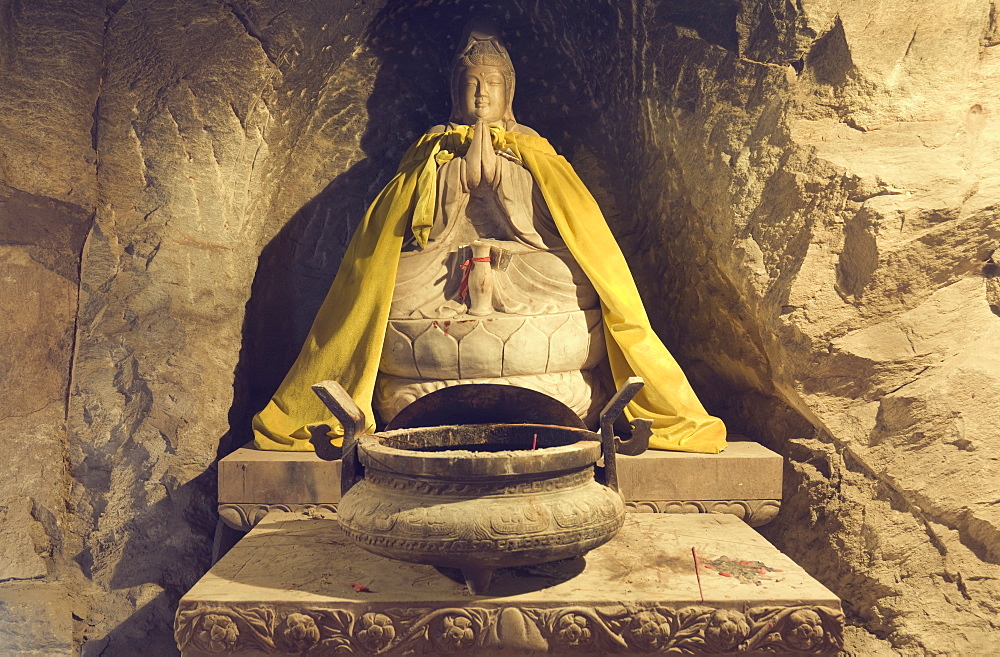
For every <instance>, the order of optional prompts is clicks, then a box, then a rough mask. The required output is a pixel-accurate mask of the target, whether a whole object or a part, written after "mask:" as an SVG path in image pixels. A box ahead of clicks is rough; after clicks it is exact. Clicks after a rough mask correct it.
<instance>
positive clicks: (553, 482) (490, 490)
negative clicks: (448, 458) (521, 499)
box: [365, 468, 594, 497]
mask: <svg viewBox="0 0 1000 657" xmlns="http://www.w3.org/2000/svg"><path fill="white" fill-rule="evenodd" d="M592 470H593V469H581V470H578V471H577V472H572V473H570V474H567V475H563V476H561V477H552V476H549V477H548V478H541V477H540V478H539V479H537V480H535V481H524V480H523V479H524V476H521V477H519V479H520V480H521V481H519V482H518V483H514V484H508V483H506V481H508V480H509V477H504V478H501V477H497V478H496V479H493V480H486V481H483V480H482V479H480V480H478V481H476V482H464V481H440V480H433V479H411V478H404V477H395V476H393V475H392V474H391V473H383V472H380V471H378V470H374V469H371V468H369V469H368V470H366V471H365V479H366V480H367V481H369V482H371V483H372V484H373V485H376V486H378V487H379V488H381V489H389V490H391V491H393V492H398V493H400V494H404V495H428V494H431V495H449V496H461V497H484V496H486V495H531V494H533V493H551V492H553V491H556V490H560V489H564V488H576V487H579V486H583V485H585V484H587V483H588V482H591V481H593V480H594V473H593V471H592Z"/></svg>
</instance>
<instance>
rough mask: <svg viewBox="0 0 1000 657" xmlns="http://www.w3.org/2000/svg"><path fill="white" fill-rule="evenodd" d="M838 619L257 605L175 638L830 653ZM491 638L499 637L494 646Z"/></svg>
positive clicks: (782, 613)
mask: <svg viewBox="0 0 1000 657" xmlns="http://www.w3.org/2000/svg"><path fill="white" fill-rule="evenodd" d="M843 630H844V615H843V613H842V612H841V610H839V609H835V608H832V607H824V606H812V605H802V606H791V607H780V606H769V607H753V608H750V609H747V610H744V611H739V610H736V609H717V608H713V607H707V606H689V607H683V608H680V609H671V608H668V607H663V606H660V605H655V604H651V605H629V606H625V605H609V606H602V607H592V606H567V607H557V608H537V607H519V606H501V607H489V608H480V607H447V608H439V609H435V608H426V607H420V608H404V607H402V606H399V607H386V608H382V607H371V606H369V607H364V606H362V605H360V604H359V605H357V607H353V606H352V607H350V608H347V609H344V608H328V607H309V606H304V605H291V604H289V605H282V604H280V603H278V604H267V603H261V604H257V605H254V606H253V607H236V606H232V607H230V606H219V605H212V604H205V603H200V604H199V603H194V604H184V603H182V607H181V608H180V609H179V610H178V612H177V616H176V618H175V620H174V637H175V639H176V640H177V646H178V647H179V648H180V650H182V651H183V652H184V654H185V655H194V654H232V653H238V652H241V651H245V650H257V651H263V652H265V653H274V652H279V651H283V652H293V653H305V652H308V654H323V655H326V654H334V653H336V654H341V653H344V654H353V655H375V654H378V655H388V656H394V655H413V654H431V655H441V654H455V653H458V654H469V655H475V654H477V653H479V652H480V651H484V652H490V653H491V654H495V652H496V651H498V650H501V649H507V650H515V651H516V650H520V651H522V652H527V651H532V652H534V651H538V652H554V653H557V654H566V653H585V654H598V655H606V654H616V653H618V654H621V653H628V654H633V653H635V652H642V653H644V654H645V653H654V654H655V653H659V654H671V655H740V654H748V653H752V654H765V653H766V654H786V653H794V654H797V655H835V654H837V653H838V652H839V651H840V650H841V649H842V648H843ZM500 637H503V639H501V638H500Z"/></svg>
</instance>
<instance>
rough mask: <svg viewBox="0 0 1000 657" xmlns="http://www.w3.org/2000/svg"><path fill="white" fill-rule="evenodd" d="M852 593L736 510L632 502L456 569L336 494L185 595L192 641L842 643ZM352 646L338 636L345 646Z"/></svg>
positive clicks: (185, 630) (251, 540)
mask: <svg viewBox="0 0 1000 657" xmlns="http://www.w3.org/2000/svg"><path fill="white" fill-rule="evenodd" d="M842 631H843V614H842V612H841V607H840V601H839V599H838V598H837V597H836V596H835V595H834V594H833V593H831V592H830V591H829V590H827V589H826V588H825V587H823V586H822V585H821V584H819V583H818V582H816V581H815V580H813V579H812V578H810V577H809V576H808V575H807V574H806V573H805V572H804V571H803V570H802V569H801V568H800V567H798V566H797V565H796V564H795V563H794V562H793V561H792V560H791V559H789V558H788V557H786V556H785V555H783V554H782V553H780V552H779V551H778V550H776V549H775V548H774V547H773V546H771V545H770V544H769V543H768V542H767V541H765V540H764V539H763V538H761V537H760V536H759V535H758V534H757V533H756V532H755V531H753V530H752V529H751V528H750V527H748V526H747V525H746V524H745V523H743V522H740V520H738V519H737V518H735V517H733V516H731V515H727V514H712V515H709V514H701V515H671V514H656V515H644V514H630V515H629V516H628V517H627V519H626V522H625V526H624V527H623V528H622V530H621V532H620V533H619V534H618V536H617V537H616V538H614V539H613V540H612V541H611V542H609V543H607V544H605V545H603V546H601V547H599V548H597V549H595V550H593V551H591V552H589V553H588V554H586V555H585V556H584V557H579V558H576V559H569V560H565V561H561V562H555V563H550V564H542V565H539V566H532V567H523V568H511V569H503V570H500V571H497V573H496V576H495V578H494V583H493V584H492V585H491V587H490V589H489V591H488V593H487V594H486V595H480V596H474V595H471V594H470V593H469V592H468V590H467V589H466V587H465V585H464V584H462V583H460V578H459V576H458V575H457V573H452V572H450V571H448V570H444V569H441V570H439V569H436V568H434V567H432V566H423V565H417V564H410V563H404V562H400V561H392V560H389V559H385V558H383V557H378V556H375V555H372V554H370V553H368V552H365V551H364V550H362V549H361V548H360V547H358V546H357V545H355V544H354V543H353V542H352V541H351V540H350V539H348V538H347V537H346V536H345V535H344V534H343V532H342V531H341V529H340V526H339V523H338V522H337V520H336V514H333V513H330V512H329V511H323V510H316V509H313V510H310V511H308V512H297V513H289V512H280V511H274V512H271V513H269V514H268V515H267V516H266V517H265V518H264V519H262V520H261V521H260V522H259V523H258V525H257V526H256V527H255V528H254V529H253V531H251V532H250V533H249V534H248V535H247V536H246V538H244V539H243V540H242V541H240V542H239V543H238V544H237V545H236V546H235V547H234V548H233V550H232V551H230V552H229V554H227V555H226V556H225V557H224V558H223V559H222V560H221V561H219V562H218V563H217V564H216V565H215V566H214V567H213V568H212V570H211V571H210V572H209V573H208V574H207V575H205V577H203V578H202V579H201V581H199V582H198V583H197V584H196V585H195V586H194V588H192V589H191V590H190V591H189V592H188V593H187V594H186V595H185V596H184V597H183V598H182V599H181V601H180V605H179V608H178V612H177V617H176V623H175V636H176V638H177V643H178V645H179V647H180V650H181V654H182V655H183V657H205V656H207V655H220V654H240V655H245V656H247V657H251V656H256V655H293V654H296V655H297V654H303V653H305V654H334V653H337V654H339V652H343V653H345V654H355V655H375V654H378V655H387V656H393V655H423V654H426V655H442V654H450V653H456V654H462V655H468V656H469V657H499V656H500V655H535V654H543V653H544V654H547V655H563V656H568V655H578V654H591V655H606V654H622V655H651V654H664V653H666V654H687V655H727V654H739V655H764V654H769V655H774V654H782V655H833V654H836V653H837V652H838V651H839V649H840V647H841V646H842ZM338 651H339V652H338Z"/></svg>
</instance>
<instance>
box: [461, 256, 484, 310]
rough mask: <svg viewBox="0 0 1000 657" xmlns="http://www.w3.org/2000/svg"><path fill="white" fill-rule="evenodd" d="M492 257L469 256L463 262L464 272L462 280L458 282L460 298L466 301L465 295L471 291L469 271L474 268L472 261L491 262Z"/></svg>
mask: <svg viewBox="0 0 1000 657" xmlns="http://www.w3.org/2000/svg"><path fill="white" fill-rule="evenodd" d="M489 261H490V257H489V256H486V257H485V258H469V259H468V260H466V261H465V262H463V263H462V265H461V268H462V271H463V272H464V273H463V274H462V282H461V283H459V284H458V300H459V301H465V296H466V295H467V294H468V293H469V272H470V271H471V270H472V263H474V262H489Z"/></svg>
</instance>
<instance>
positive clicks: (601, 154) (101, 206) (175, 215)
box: [0, 0, 1000, 655]
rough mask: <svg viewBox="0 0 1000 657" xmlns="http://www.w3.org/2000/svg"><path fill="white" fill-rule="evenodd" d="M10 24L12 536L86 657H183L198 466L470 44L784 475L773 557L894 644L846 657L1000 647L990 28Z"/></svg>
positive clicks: (199, 557)
mask: <svg viewBox="0 0 1000 657" xmlns="http://www.w3.org/2000/svg"><path fill="white" fill-rule="evenodd" d="M0 10H2V11H0V43H3V44H4V45H3V48H0V318H2V319H0V322H2V324H3V327H4V330H2V331H0V347H2V348H0V373H2V374H3V376H2V377H0V386H2V393H0V436H2V438H3V440H4V441H5V452H4V454H5V458H6V459H7V462H8V463H9V467H11V468H14V469H16V471H17V473H18V476H17V477H4V478H2V479H0V499H3V500H6V499H9V498H15V499H19V498H30V499H31V506H30V516H31V518H32V521H28V520H27V519H25V520H23V522H22V523H21V524H23V525H27V527H18V528H17V530H16V531H13V532H10V533H9V534H5V536H8V535H9V536H11V538H10V541H9V542H10V544H11V545H15V544H16V545H19V546H20V547H19V548H16V549H19V550H22V551H21V552H20V553H21V554H23V555H24V556H25V558H26V559H27V561H28V562H30V561H32V559H31V557H30V554H29V553H28V552H27V547H28V544H27V542H26V541H25V540H24V537H25V536H28V537H30V538H31V541H32V551H34V553H35V554H36V555H37V556H39V557H40V558H42V559H43V560H45V565H46V573H47V574H46V575H45V576H44V578H43V579H40V580H38V582H40V583H46V582H49V583H51V580H57V581H58V582H60V583H61V584H62V585H65V586H66V587H67V590H69V591H71V592H72V594H71V595H66V596H62V597H60V598H57V599H56V600H55V601H54V602H53V603H52V604H54V605H61V606H62V607H61V608H62V609H64V610H67V611H68V610H70V609H72V610H73V612H74V613H75V614H76V615H77V617H78V618H80V619H81V620H79V621H76V622H75V626H74V628H73V632H74V640H75V641H76V643H77V644H78V645H81V646H83V653H84V654H98V653H102V652H103V654H104V655H131V654H137V653H139V652H142V651H145V652H147V653H149V654H165V655H166V654H171V652H172V651H174V650H175V648H174V647H173V643H172V640H171V639H170V637H169V632H168V631H167V630H166V623H165V619H167V618H169V617H170V616H171V615H172V613H173V608H174V604H175V602H176V600H177V599H178V597H179V596H180V595H181V594H182V593H183V591H184V590H186V589H187V587H189V586H190V585H191V584H192V583H193V582H194V581H195V580H196V579H197V577H198V576H199V575H200V574H201V573H202V572H203V571H204V570H205V569H206V568H207V566H208V555H209V552H210V547H211V541H210V535H211V531H212V527H213V525H214V521H215V518H214V516H213V504H214V497H215V491H214V483H213V481H214V472H213V470H212V468H213V465H212V464H213V462H214V461H215V459H216V457H217V456H218V455H224V454H226V453H228V452H230V451H232V449H234V448H236V447H237V446H239V445H242V444H243V443H245V442H246V440H247V437H248V436H247V434H248V423H249V417H250V415H251V414H252V413H253V412H255V411H256V410H258V409H259V408H260V407H261V406H262V405H263V403H264V401H265V400H266V399H267V397H268V396H269V395H270V393H271V392H272V391H273V390H274V388H275V387H276V386H277V384H278V382H279V381H280V379H281V377H282V376H283V374H284V372H285V370H286V369H287V367H288V366H289V364H290V363H291V361H292V360H293V359H294V357H295V355H296V352H297V350H298V345H299V344H301V340H302V337H303V336H304V334H305V333H306V331H307V330H308V327H309V323H310V321H311V319H312V316H313V314H314V313H315V310H316V308H317V307H318V306H319V304H320V302H321V301H322V297H323V295H324V293H325V291H326V289H327V287H328V285H329V282H330V280H331V279H332V277H333V275H334V272H335V269H336V266H337V263H338V262H339V259H340V254H341V253H342V252H343V249H344V247H345V245H346V243H347V240H348V239H349V236H350V234H351V231H352V230H353V227H354V225H356V223H357V221H358V220H359V219H360V217H361V215H362V213H363V210H364V207H365V205H366V204H367V202H368V201H370V200H371V198H372V197H373V196H374V194H375V193H376V191H377V190H378V189H379V188H380V187H381V185H382V184H384V182H385V181H386V180H387V179H388V178H389V176H390V175H391V174H392V171H393V169H394V167H395V165H396V163H397V162H398V161H399V159H400V157H401V156H402V154H403V151H404V149H405V148H406V146H407V144H408V143H409V142H410V141H412V140H413V139H414V138H415V137H416V136H417V135H418V134H420V133H421V132H422V131H423V130H425V129H426V128H427V127H428V126H430V125H433V124H434V123H437V122H439V121H440V120H441V118H442V117H444V116H447V76H446V69H447V66H448V63H449V60H450V57H451V54H452V52H453V49H454V45H455V44H454V42H455V40H456V38H457V37H458V34H459V32H460V30H461V26H462V24H463V23H464V22H465V20H466V19H467V17H468V16H469V15H470V14H472V13H473V12H475V11H480V10H482V11H486V12H488V13H491V14H492V15H494V16H495V17H496V18H498V19H499V22H500V23H501V24H502V25H505V26H506V29H507V40H508V43H509V46H510V49H511V51H512V53H513V56H514V62H515V65H516V66H517V67H518V74H519V75H518V82H517V98H516V100H515V112H516V114H517V116H518V119H519V121H521V122H523V123H525V124H527V125H529V126H532V127H534V128H535V129H537V130H538V131H539V132H540V133H541V134H543V135H545V136H547V137H548V138H549V139H550V140H551V141H552V142H553V144H554V145H555V146H556V148H557V149H559V150H560V151H561V152H563V153H565V154H566V155H567V156H568V157H569V159H570V160H571V161H572V162H573V164H574V166H576V167H577V169H578V171H579V172H580V174H581V177H582V178H583V179H584V181H585V182H586V183H587V184H588V186H589V187H590V188H591V189H592V190H593V191H594V193H595V195H596V196H597V198H598V200H599V202H600V203H601V204H602V206H603V207H604V209H605V212H606V214H607V216H608V218H609V221H610V223H611V225H612V229H613V230H614V231H615V233H616V234H617V235H618V236H619V238H620V241H621V243H622V245H623V248H624V250H625V251H626V254H627V257H628V258H629V259H630V261H631V263H632V265H633V271H634V272H635V275H636V278H637V280H638V283H639V287H640V290H641V291H642V292H643V294H644V295H645V298H646V300H647V308H648V310H649V312H650V316H651V319H652V321H653V323H654V326H655V327H656V328H657V329H658V330H659V331H660V332H661V335H662V336H663V337H664V339H665V341H666V342H667V344H668V346H670V347H671V349H672V350H673V351H674V353H675V355H676V356H677V357H678V359H679V360H680V361H681V363H682V365H684V366H685V367H686V368H687V371H688V372H689V373H690V374H691V378H692V379H693V382H694V384H695V386H696V388H697V389H698V390H699V392H701V394H702V395H703V397H704V399H705V401H706V403H707V405H708V407H709V408H710V410H713V411H714V412H716V413H720V414H722V415H723V416H724V417H725V418H726V419H727V421H728V422H729V423H730V425H731V426H732V427H733V428H734V429H736V430H741V431H743V432H745V433H747V434H748V435H750V436H751V437H752V438H755V439H757V440H760V441H762V442H764V443H765V444H767V445H768V446H770V447H771V448H772V449H775V450H776V451H779V452H781V453H782V454H783V455H784V456H785V457H786V458H787V460H788V464H787V467H786V471H785V486H784V488H785V499H784V501H783V509H782V514H781V515H780V516H779V519H778V520H777V521H776V522H775V523H773V524H772V525H771V526H769V528H768V530H767V532H768V535H769V536H770V537H771V538H772V540H773V541H774V542H775V543H777V544H778V545H779V547H781V548H782V549H784V550H785V551H787V552H788V553H789V554H790V555H791V556H793V557H794V558H795V559H796V560H797V561H799V562H800V563H801V564H803V565H804V566H805V567H806V568H807V569H808V570H809V571H810V572H811V573H813V574H814V575H816V576H817V577H818V578H819V579H820V580H821V581H823V582H824V583H825V584H827V585H828V586H829V587H830V588H831V589H833V590H834V592H835V593H837V594H838V595H840V596H841V597H842V598H843V599H844V600H845V605H846V608H847V610H848V612H849V614H850V615H851V618H852V621H853V622H855V623H857V624H858V626H859V628H860V627H864V628H867V630H869V631H870V632H871V633H872V634H865V633H863V631H862V630H860V629H859V630H858V631H857V632H853V633H849V634H848V640H849V641H853V640H856V641H857V645H858V646H866V647H865V648H858V649H857V651H858V654H861V653H864V652H865V651H866V650H867V651H868V652H869V653H872V651H874V650H875V648H873V647H872V646H875V645H878V646H881V648H886V649H889V648H888V646H892V647H893V648H892V649H894V650H897V651H900V652H903V653H905V654H915V655H916V654H945V653H965V654H975V653H976V652H981V647H982V646H984V645H994V644H996V643H997V641H998V634H1000V629H998V627H997V623H996V621H995V617H996V612H997V606H998V603H997V600H998V599H1000V590H998V589H997V585H996V582H998V581H1000V571H998V567H997V565H996V564H997V560H998V558H1000V555H998V554H997V552H998V550H997V547H996V545H997V538H998V536H997V535H998V532H1000V514H998V512H997V511H996V508H997V505H996V500H997V499H1000V484H998V483H997V482H998V481H1000V478H998V477H997V465H996V463H997V460H996V457H995V456H994V455H995V454H996V453H998V451H1000V444H998V442H1000V437H998V435H997V432H996V430H995V428H994V427H995V418H996V417H998V412H1000V408H998V404H1000V402H998V401H997V396H996V395H995V394H991V391H992V390H994V389H996V388H997V387H998V384H1000V381H997V378H998V377H1000V374H997V372H998V371H1000V370H998V369H997V366H996V365H997V362H996V361H997V360H998V357H997V356H996V355H995V353H994V351H995V349H994V345H995V344H996V343H997V338H998V336H997V332H998V331H1000V328H998V326H1000V324H998V322H1000V318H998V314H1000V287H998V285H1000V283H998V281H1000V276H998V273H1000V270H998V265H997V262H996V258H997V256H996V255H995V251H996V249H997V247H998V245H1000V222H998V220H997V218H996V210H995V208H996V204H997V200H998V197H1000V173H998V170H997V168H996V166H995V162H996V160H997V158H998V156H1000V152H998V149H1000V140H998V130H997V128H996V113H997V111H998V110H997V106H996V103H995V98H997V96H998V91H1000V89H998V87H1000V80H998V73H1000V59H998V57H1000V50H998V49H997V45H998V44H1000V28H998V27H997V21H996V16H997V15H998V8H997V6H996V5H995V4H994V3H993V2H991V1H990V0H941V1H938V2H930V1H928V0H915V1H913V2H902V1H900V0H874V1H871V0H869V1H867V2H860V1H858V0H801V2H797V3H791V2H787V1H786V0H713V1H712V2H705V3H689V2H681V1H680V0H668V1H661V2H652V1H650V0H638V1H637V2H632V3H619V2H610V1H600V0H593V1H592V2H587V3H583V4H581V3H569V2H562V1H553V2H546V3H538V2H528V1H527V0H511V1H505V2H500V1H499V0H497V1H495V2H487V1H480V2H446V1H444V0H427V1H424V2H419V3H413V2H403V1H402V0H399V1H393V2H360V1H359V2H349V1H347V0H341V1H339V2H325V3H316V2H306V1H305V0H292V1H280V2H279V1H278V0H236V1H233V2H226V3H215V2H207V1H198V0H156V1H154V0H124V1H123V0H116V1H114V2H101V1H99V0H59V1H56V0H40V1H33V2H17V1H16V0H0ZM98 99H100V100H99V102H98ZM24 508H27V507H26V506H25V507H24ZM21 517H23V516H21ZM35 523H37V524H35ZM39 525H40V526H41V528H42V529H44V533H45V534H46V535H47V539H45V540H44V541H41V542H39V541H37V540H36V538H37V537H36V536H35V534H37V529H38V526H39ZM46 541H47V544H48V545H50V546H51V547H50V548H44V549H41V550H40V551H39V546H43V545H45V544H46ZM12 549H14V548H12ZM47 550H49V551H50V552H51V554H49V553H48V552H47ZM22 565H23V564H22ZM36 565H37V563H36ZM15 570H16V569H15ZM28 570H29V571H30V570H31V568H28ZM35 572H40V569H38V570H36V571H35ZM14 584H16V583H14V582H10V583H7V584H2V585H0V599H4V600H6V599H7V598H6V596H7V595H8V593H9V592H10V591H12V590H13V589H11V588H10V587H11V586H14ZM4 587H6V588H4ZM11 595H13V594H12V593H11ZM54 632H55V631H54ZM851 637H855V638H854V639H852V638H851ZM849 645H850V644H849ZM881 648H880V649H881ZM32 649H33V648H32ZM24 650H29V648H24ZM852 650H854V649H853V648H852Z"/></svg>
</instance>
